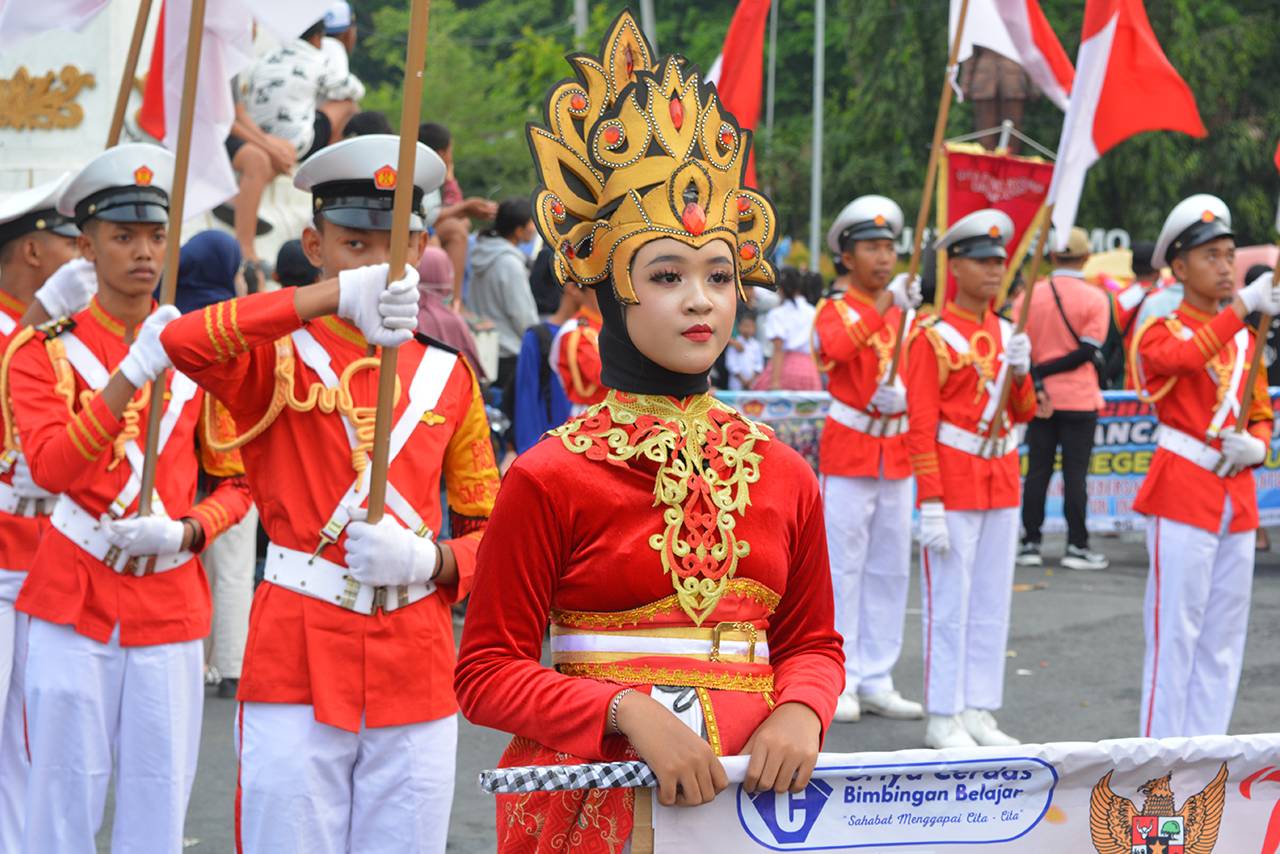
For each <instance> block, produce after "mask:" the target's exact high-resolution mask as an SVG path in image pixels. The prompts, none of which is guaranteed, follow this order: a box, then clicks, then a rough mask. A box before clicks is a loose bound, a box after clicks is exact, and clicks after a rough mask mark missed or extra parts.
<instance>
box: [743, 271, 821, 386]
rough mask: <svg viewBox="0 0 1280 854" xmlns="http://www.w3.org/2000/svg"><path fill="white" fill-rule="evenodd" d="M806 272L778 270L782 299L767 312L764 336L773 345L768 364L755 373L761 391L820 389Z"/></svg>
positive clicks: (779, 293)
mask: <svg viewBox="0 0 1280 854" xmlns="http://www.w3.org/2000/svg"><path fill="white" fill-rule="evenodd" d="M804 286H805V276H804V274H803V273H801V272H800V271H799V270H797V269H796V268H794V267H783V268H782V269H781V270H780V271H778V295H779V296H780V297H781V299H782V301H781V302H780V303H779V304H778V306H777V307H776V308H773V309H770V310H769V313H768V314H766V315H765V316H764V337H765V338H767V339H769V341H770V342H771V343H772V345H773V353H772V355H771V356H770V358H769V365H768V367H766V368H765V369H764V370H763V371H761V372H760V375H759V376H758V377H756V380H755V383H754V384H753V386H752V388H755V389H756V390H758V391H766V390H768V391H781V390H786V391H818V390H820V389H821V388H822V378H821V377H819V376H818V369H817V367H816V366H815V365H814V364H813V354H812V353H811V352H810V344H809V337H810V334H811V333H812V331H813V318H814V315H815V314H816V311H815V309H814V307H813V306H812V305H810V304H809V302H808V300H806V299H805V298H804Z"/></svg>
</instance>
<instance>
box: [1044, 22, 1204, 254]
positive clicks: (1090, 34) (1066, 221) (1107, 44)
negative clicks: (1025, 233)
mask: <svg viewBox="0 0 1280 854" xmlns="http://www.w3.org/2000/svg"><path fill="white" fill-rule="evenodd" d="M1151 130H1175V131H1181V132H1183V133H1186V134H1190V135H1191V136H1197V137H1203V136H1206V135H1207V134H1208V131H1206V130H1205V127H1204V123H1203V122H1201V121H1200V112H1199V111H1198V110H1197V109H1196V100H1195V96H1194V95H1192V94H1191V89H1190V87H1188V86H1187V84H1186V82H1185V81H1183V79H1182V78H1181V77H1180V76H1178V72H1177V71H1175V70H1174V68H1173V66H1172V65H1170V64H1169V60H1168V59H1167V58H1166V57H1165V55H1164V51H1163V50H1161V49H1160V43H1159V42H1158V41H1156V34H1155V33H1154V32H1152V30H1151V22H1150V21H1148V20H1147V10H1146V8H1144V7H1143V5H1142V0H1087V2H1086V4H1085V10H1084V31H1083V33H1082V34H1081V40H1080V52H1079V53H1078V54H1077V55H1076V79H1075V83H1074V85H1073V87H1072V90H1071V103H1070V105H1069V106H1068V107H1067V115H1066V117H1065V119H1064V120H1063V123H1062V138H1061V140H1060V141H1059V143H1058V163H1057V168H1056V169H1055V170H1054V174H1053V187H1052V188H1051V189H1050V190H1049V200H1050V201H1052V202H1054V204H1055V207H1054V212H1053V226H1054V229H1055V230H1056V232H1057V239H1058V244H1059V248H1062V247H1063V246H1065V245H1066V240H1067V234H1068V233H1069V232H1070V230H1071V226H1072V225H1074V224H1075V219H1076V210H1077V209H1078V208H1079V206H1080V193H1081V191H1082V190H1083V188H1084V176H1085V173H1086V172H1088V170H1089V167H1090V166H1092V165H1093V164H1094V162H1095V161H1097V159H1098V158H1099V157H1101V156H1102V155H1103V154H1105V153H1106V152H1107V151H1108V150H1110V149H1111V148H1113V147H1115V146H1116V145H1117V144H1119V143H1121V142H1123V141H1124V140H1126V139H1128V138H1129V137H1131V136H1135V135H1137V134H1140V133H1143V132H1144V131H1151Z"/></svg>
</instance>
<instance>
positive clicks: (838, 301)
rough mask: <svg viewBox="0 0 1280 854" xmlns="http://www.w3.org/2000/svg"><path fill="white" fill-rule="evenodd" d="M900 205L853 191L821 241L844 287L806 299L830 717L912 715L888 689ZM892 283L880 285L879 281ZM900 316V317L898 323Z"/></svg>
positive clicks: (900, 577) (898, 584) (907, 553)
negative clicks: (814, 385)
mask: <svg viewBox="0 0 1280 854" xmlns="http://www.w3.org/2000/svg"><path fill="white" fill-rule="evenodd" d="M901 231H902V209H901V208H899V207H898V205H897V203H895V202H894V201H893V200H892V199H888V198H885V197H884V196H874V195H871V196H860V197H858V198H856V199H854V200H853V201H851V202H850V203H849V204H848V205H846V206H845V208H844V210H842V211H841V212H840V215H839V216H837V217H836V220H835V222H833V223H832V224H831V228H830V230H829V231H828V232H827V246H828V248H830V249H831V251H832V252H833V253H835V254H836V256H837V257H838V258H839V259H840V261H841V266H843V267H844V269H845V270H846V271H847V272H846V279H847V283H848V287H847V289H846V290H845V291H844V292H843V293H841V294H837V295H835V296H833V297H832V298H830V299H827V300H824V301H823V302H821V303H820V304H819V306H818V311H817V316H816V319H815V322H814V344H815V349H814V358H815V359H816V360H817V362H818V367H819V369H820V370H824V371H826V373H827V376H828V379H829V390H830V392H831V408H830V409H829V410H828V412H827V420H826V423H825V424H824V425H823V428H822V440H821V443H820V445H819V449H818V472H819V474H820V475H821V484H822V502H823V507H824V512H825V517H826V522H827V551H828V554H829V555H830V557H831V583H832V587H833V589H834V591H835V602H836V630H837V631H839V632H840V634H841V635H842V636H843V637H844V670H845V685H844V693H843V694H841V695H840V700H839V702H838V703H837V705H836V717H835V719H836V720H837V721H842V722H847V721H856V720H858V719H859V717H861V714H862V712H869V713H871V714H875V715H882V716H884V717H888V718H897V719H899V720H918V719H920V718H922V717H924V709H923V708H922V707H921V705H920V704H919V703H916V702H913V701H911V700H907V699H905V698H904V697H903V696H902V695H901V694H900V693H898V691H897V690H896V689H895V688H894V686H893V666H894V665H895V664H896V663H897V661H898V654H899V653H900V652H901V650H902V625H903V621H904V619H905V616H906V606H907V587H908V586H909V582H910V577H911V537H910V533H909V532H910V529H911V493H912V483H911V461H910V460H909V459H908V458H907V446H906V432H907V414H906V413H907V395H906V387H905V386H904V385H903V383H902V376H901V370H899V371H898V372H897V373H895V375H894V376H892V377H889V376H888V371H889V366H890V364H891V363H892V362H893V351H894V341H895V339H896V337H897V329H898V324H899V322H900V321H901V318H902V314H903V313H904V312H906V313H907V315H908V317H909V318H910V317H912V316H913V315H914V310H915V308H916V306H918V305H919V300H920V288H919V284H918V282H917V283H916V285H915V287H908V283H907V274H906V273H901V274H899V275H898V276H897V277H893V265H894V264H895V263H896V262H897V260H898V255H897V251H896V250H895V249H894V241H895V240H896V239H897V237H898V235H899V234H900V233H901ZM891 279H892V281H891ZM909 324H910V320H908V325H909Z"/></svg>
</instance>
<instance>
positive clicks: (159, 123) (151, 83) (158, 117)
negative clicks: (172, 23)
mask: <svg viewBox="0 0 1280 854" xmlns="http://www.w3.org/2000/svg"><path fill="white" fill-rule="evenodd" d="M138 127H140V128H142V129H143V130H144V131H146V132H147V133H149V134H151V135H152V136H154V137H155V138H156V139H164V3H161V4H160V22H159V23H158V24H157V25H156V40H155V44H153V45H152V47H151V65H150V66H148V68H147V83H146V86H145V88H144V89H143V90H142V106H141V107H139V108H138Z"/></svg>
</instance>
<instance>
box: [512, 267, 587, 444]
mask: <svg viewBox="0 0 1280 854" xmlns="http://www.w3.org/2000/svg"><path fill="white" fill-rule="evenodd" d="M549 273H550V268H548V274H549ZM553 281H554V280H553ZM594 298H595V294H594V292H588V291H586V290H584V289H583V288H578V287H568V288H561V289H560V304H559V305H558V306H557V307H556V310H555V311H554V312H553V313H552V314H551V316H550V317H548V318H547V319H546V320H544V321H541V322H539V323H537V324H535V325H534V326H532V327H530V328H529V330H528V331H526V332H525V333H524V337H523V338H522V339H521V341H520V356H519V359H518V360H517V361H516V380H515V391H514V394H515V405H514V407H513V414H514V418H513V425H512V437H513V439H514V442H515V447H516V453H518V454H523V453H524V452H525V451H527V450H529V448H532V447H533V446H534V445H536V444H537V443H538V440H539V439H541V438H542V434H544V433H546V432H547V431H548V430H550V429H551V428H553V427H559V426H560V425H561V424H563V423H564V422H565V421H566V420H567V419H568V418H569V416H570V414H571V413H572V412H573V403H572V401H570V400H569V396H568V395H567V394H566V393H565V390H564V384H563V383H562V382H560V379H559V377H558V376H557V372H556V368H555V366H554V365H552V363H551V344H552V342H553V341H555V339H556V336H557V335H558V334H559V333H560V328H561V327H562V326H564V325H565V324H566V323H568V322H569V321H571V320H573V319H574V318H575V317H577V316H578V313H579V312H580V311H581V310H582V308H583V306H584V305H586V304H588V300H590V304H591V305H592V306H593V307H594V306H595V305H596V303H595V299H594Z"/></svg>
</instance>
